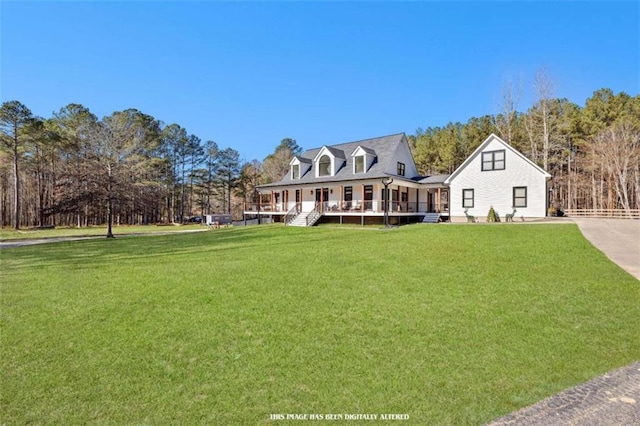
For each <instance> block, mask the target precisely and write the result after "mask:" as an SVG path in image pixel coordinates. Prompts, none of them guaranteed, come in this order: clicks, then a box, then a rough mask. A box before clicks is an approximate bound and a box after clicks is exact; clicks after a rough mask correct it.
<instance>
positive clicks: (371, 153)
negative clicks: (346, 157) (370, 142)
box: [351, 145, 376, 157]
mask: <svg viewBox="0 0 640 426" xmlns="http://www.w3.org/2000/svg"><path fill="white" fill-rule="evenodd" d="M358 150H360V151H362V152H364V153H366V154H369V155H371V156H373V157H375V156H376V152H375V151H374V150H373V149H371V148H367V147H364V146H362V145H358V146H357V147H356V149H354V150H353V152H352V153H351V156H352V157H353V156H354V155H356V152H358Z"/></svg>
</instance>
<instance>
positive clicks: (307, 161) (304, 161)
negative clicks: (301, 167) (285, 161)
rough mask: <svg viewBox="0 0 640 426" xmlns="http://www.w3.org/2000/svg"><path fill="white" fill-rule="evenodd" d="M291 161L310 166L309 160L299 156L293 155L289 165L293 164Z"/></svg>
mask: <svg viewBox="0 0 640 426" xmlns="http://www.w3.org/2000/svg"><path fill="white" fill-rule="evenodd" d="M293 160H298V162H300V163H307V164H311V160H309V159H308V158H304V157H301V156H299V155H294V156H293V158H292V159H291V162H290V163H289V164H291V163H293Z"/></svg>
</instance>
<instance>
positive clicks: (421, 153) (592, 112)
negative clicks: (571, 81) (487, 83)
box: [409, 83, 640, 211]
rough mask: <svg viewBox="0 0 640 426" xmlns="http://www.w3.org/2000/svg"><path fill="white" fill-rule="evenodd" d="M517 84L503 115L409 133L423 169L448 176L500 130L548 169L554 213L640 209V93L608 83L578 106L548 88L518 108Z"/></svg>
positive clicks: (422, 171) (512, 142)
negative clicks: (617, 90) (614, 88)
mask: <svg viewBox="0 0 640 426" xmlns="http://www.w3.org/2000/svg"><path fill="white" fill-rule="evenodd" d="M540 84H541V85H543V86H544V84H543V83H540ZM512 89H513V88H512V87H511V88H508V89H507V90H506V91H505V92H506V95H505V96H504V99H503V100H504V102H503V105H502V111H501V112H500V113H499V114H496V115H485V116H482V117H474V118H471V119H469V120H468V121H467V122H466V123H459V122H458V123H449V124H447V125H446V126H444V127H429V128H427V129H425V130H422V129H418V131H417V132H416V134H415V135H411V136H409V140H410V144H411V147H412V151H413V155H414V159H415V161H416V165H417V167H418V171H419V172H420V173H422V174H425V175H430V174H438V173H443V174H448V173H451V172H453V171H454V170H455V169H456V168H457V167H458V166H459V165H460V164H461V163H462V162H463V161H464V160H465V159H466V158H467V157H468V156H469V155H470V154H471V153H472V152H473V151H474V150H475V149H476V148H477V147H478V146H479V145H480V144H481V143H482V142H483V141H484V140H485V139H486V138H487V136H488V135H489V134H490V133H496V134H497V135H498V136H499V137H500V138H502V139H503V140H504V141H506V142H507V143H509V144H510V145H512V146H513V147H514V148H516V149H517V150H519V151H520V152H522V153H523V154H524V155H525V156H527V157H528V158H529V159H530V160H531V161H533V162H534V163H536V164H537V165H539V166H540V167H542V168H543V169H545V170H546V171H547V172H549V173H550V174H551V176H552V179H551V181H550V183H549V185H550V197H551V204H552V209H553V210H558V209H559V210H565V209H624V210H626V211H629V210H630V209H640V96H635V97H631V96H629V95H628V94H626V93H624V92H621V93H617V94H615V93H614V92H613V91H612V90H610V89H606V88H604V89H600V90H598V91H596V92H594V93H593V95H592V96H591V97H590V98H588V99H587V100H586V103H585V105H584V107H580V106H578V105H576V104H574V103H572V102H570V101H568V100H567V99H556V98H552V97H549V96H548V91H547V90H545V89H544V87H543V88H542V90H540V91H539V97H538V100H537V101H536V102H535V104H534V105H533V106H532V107H531V108H529V109H528V110H527V111H526V112H518V111H516V109H515V108H514V103H513V99H514V97H513V92H512Z"/></svg>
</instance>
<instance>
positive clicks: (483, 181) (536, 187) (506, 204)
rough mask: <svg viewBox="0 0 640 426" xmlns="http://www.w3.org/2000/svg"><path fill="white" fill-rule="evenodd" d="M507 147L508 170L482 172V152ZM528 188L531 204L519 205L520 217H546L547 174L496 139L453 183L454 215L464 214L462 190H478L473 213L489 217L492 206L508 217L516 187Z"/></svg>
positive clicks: (475, 191)
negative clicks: (523, 206) (524, 206)
mask: <svg viewBox="0 0 640 426" xmlns="http://www.w3.org/2000/svg"><path fill="white" fill-rule="evenodd" d="M502 149H504V150H505V169H504V170H493V171H482V164H481V162H482V154H481V153H482V152H487V151H496V150H502ZM516 186H518V187H520V186H524V187H527V207H526V208H522V207H521V208H518V211H517V213H516V215H515V216H516V217H520V216H524V217H544V216H545V215H546V203H547V201H546V200H547V194H546V192H547V189H546V188H547V187H546V178H545V175H544V174H543V173H542V172H541V171H540V170H539V169H537V168H535V167H534V166H532V165H531V164H530V163H529V162H527V161H526V160H525V159H524V158H522V157H521V156H520V155H519V154H517V153H516V152H514V151H512V150H511V149H510V148H509V147H506V146H505V145H503V143H502V142H501V141H500V140H498V139H497V138H494V139H493V140H492V141H491V142H490V143H488V144H487V145H486V146H485V147H484V148H483V149H482V151H481V152H477V153H476V156H475V157H474V158H472V159H471V161H470V162H469V163H468V164H466V166H465V167H464V168H463V169H462V170H460V171H459V172H458V174H457V175H456V176H455V177H454V178H453V179H452V181H451V183H450V187H451V194H450V197H451V198H450V203H451V215H452V216H464V208H463V207H462V190H463V189H473V190H474V206H473V208H470V209H469V214H471V215H474V216H476V217H478V218H481V219H482V218H485V217H486V216H487V213H488V212H489V209H490V208H491V206H493V208H494V209H495V210H496V212H497V213H498V214H499V215H500V218H501V220H504V218H505V215H506V214H507V213H511V212H512V205H513V187H516Z"/></svg>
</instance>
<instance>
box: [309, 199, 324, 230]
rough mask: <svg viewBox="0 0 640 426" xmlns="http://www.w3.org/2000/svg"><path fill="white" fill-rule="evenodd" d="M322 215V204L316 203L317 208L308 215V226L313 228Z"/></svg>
mask: <svg viewBox="0 0 640 426" xmlns="http://www.w3.org/2000/svg"><path fill="white" fill-rule="evenodd" d="M320 216H322V213H321V212H320V203H316V206H315V207H314V208H313V210H311V212H310V213H309V214H308V215H307V226H311V225H313V224H314V223H316V222H317V221H318V219H320Z"/></svg>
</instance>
